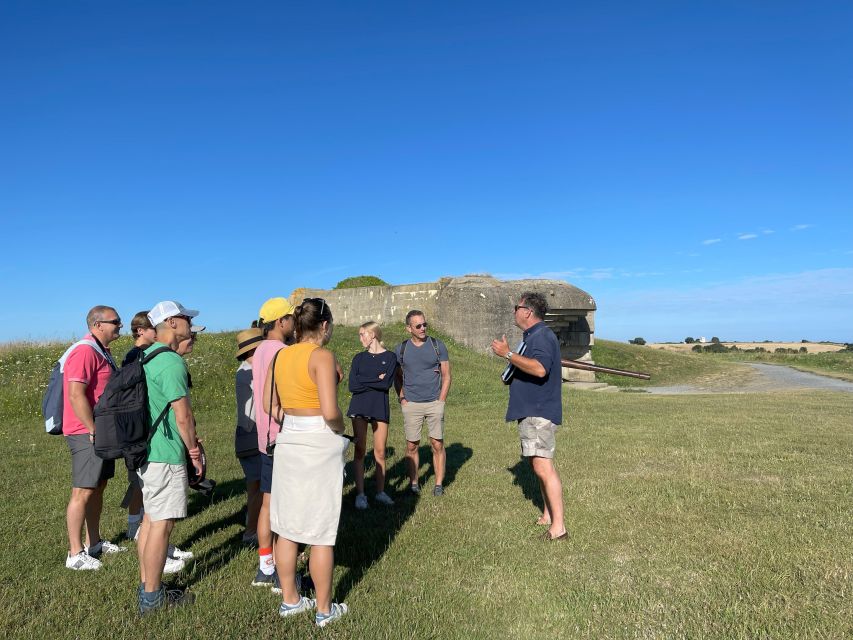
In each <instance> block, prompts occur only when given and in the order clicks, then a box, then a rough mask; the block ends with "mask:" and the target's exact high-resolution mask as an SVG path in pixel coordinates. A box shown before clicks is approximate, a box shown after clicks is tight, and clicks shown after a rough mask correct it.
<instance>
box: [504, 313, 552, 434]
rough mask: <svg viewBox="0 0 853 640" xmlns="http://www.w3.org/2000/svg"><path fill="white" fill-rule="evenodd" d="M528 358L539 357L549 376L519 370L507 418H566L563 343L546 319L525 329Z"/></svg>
mask: <svg viewBox="0 0 853 640" xmlns="http://www.w3.org/2000/svg"><path fill="white" fill-rule="evenodd" d="M524 343H525V344H526V345H527V348H526V350H525V352H524V357H525V358H533V359H534V360H538V361H539V362H540V363H541V364H542V366H543V367H545V377H544V378H537V377H536V376H532V375H530V374H529V373H524V372H523V371H521V370H520V369H516V371H515V373H514V374H513V377H512V380H511V381H510V383H509V406H508V407H507V410H506V420H507V422H510V421H511V420H522V419H524V418H547V419H548V420H550V421H551V422H553V423H554V424H560V423H561V422H562V421H563V400H562V395H561V394H562V387H563V380H562V374H563V370H562V367H563V365H562V364H561V363H560V343H559V342H558V341H557V336H555V335H554V332H553V331H551V329H549V328H548V327H547V326H545V323H544V322H541V321H540V322H537V323H536V324H535V325H533V326H532V327H530V328H529V329H528V330H527V331H525V332H524Z"/></svg>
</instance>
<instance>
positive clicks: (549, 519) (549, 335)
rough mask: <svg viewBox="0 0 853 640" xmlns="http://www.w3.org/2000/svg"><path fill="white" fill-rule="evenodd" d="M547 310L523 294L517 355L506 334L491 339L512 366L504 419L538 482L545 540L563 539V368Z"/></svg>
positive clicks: (517, 307) (517, 320)
mask: <svg viewBox="0 0 853 640" xmlns="http://www.w3.org/2000/svg"><path fill="white" fill-rule="evenodd" d="M547 312H548V303H547V302H546V300H545V297H544V296H543V295H542V294H539V293H532V292H527V293H523V294H521V300H520V301H519V303H518V304H517V305H515V311H514V312H513V313H514V317H515V326H517V327H518V328H519V329H521V330H522V331H523V332H524V340H523V342H522V343H521V346H520V347H519V350H518V352H513V351H511V350H510V348H509V344H507V341H506V336H503V338H501V339H500V340H493V341H492V351H494V352H495V354H497V355H499V356H500V357H502V358H506V359H507V361H508V362H509V365H510V366H509V367H507V371H506V372H505V374H504V381H505V382H508V383H509V385H510V387H509V406H508V407H507V411H506V420H507V422H509V421H510V420H516V421H517V422H518V434H519V436H520V437H521V455H522V457H525V458H527V459H529V460H530V465H531V467H532V468H533V473H535V474H536V477H537V478H538V479H539V487H540V489H541V491H542V502H543V503H544V505H545V507H544V509H543V511H542V516H541V517H540V518H539V520H538V523H539V524H543V525H548V531H547V533H546V534H545V539H546V540H565V539H566V538H568V537H569V534H568V533H567V532H566V525H565V521H564V519H563V484H562V482H561V481H560V475H559V474H558V473H557V468H556V467H555V466H554V448H555V435H556V431H557V425H559V424H560V423H561V422H562V421H563V404H562V397H561V389H562V382H563V381H562V364H561V362H560V343H559V342H558V341H557V336H555V335H554V332H553V331H551V329H549V328H548V327H546V326H545V323H544V322H543V320H544V319H545V314H546V313H547ZM521 354H523V355H521Z"/></svg>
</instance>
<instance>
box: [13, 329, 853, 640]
mask: <svg viewBox="0 0 853 640" xmlns="http://www.w3.org/2000/svg"><path fill="white" fill-rule="evenodd" d="M389 334H390V335H389V336H388V339H387V340H386V343H388V344H389V345H391V344H393V343H394V342H395V341H396V340H397V339H399V337H400V336H401V335H402V329H401V327H399V326H397V327H392V328H391V330H390V331H389ZM124 340H126V339H124ZM233 342H234V339H233V334H218V335H216V334H214V335H207V336H202V338H201V340H200V341H199V344H198V346H197V348H196V352H195V353H194V354H193V355H192V356H191V357H190V358H189V366H190V370H191V372H192V374H193V381H194V384H195V387H194V395H193V404H194V407H195V409H196V412H197V414H198V421H199V426H200V431H201V433H202V435H203V436H204V437H205V439H206V444H207V450H208V453H209V456H210V458H211V464H210V476H211V477H213V478H214V479H216V480H217V481H218V482H219V483H220V484H219V487H218V488H217V492H216V494H215V497H214V499H213V501H212V503H208V502H207V501H206V500H203V499H201V498H200V496H198V495H193V496H192V497H191V503H190V511H191V514H192V515H191V517H190V518H189V519H187V520H186V521H184V522H182V523H180V524H179V525H178V526H177V527H176V529H175V532H174V534H173V539H174V542H176V543H177V544H178V545H179V546H181V547H182V548H189V549H191V550H192V551H194V552H195V554H196V562H195V563H194V564H193V565H192V566H191V567H190V568H189V569H188V570H186V571H185V572H184V573H183V574H181V575H179V576H178V577H177V579H176V580H174V581H175V582H177V583H178V584H180V585H182V586H189V587H190V588H191V589H192V591H194V592H195V593H196V595H197V601H196V603H195V604H194V605H193V606H192V607H188V608H185V609H182V610H176V611H171V612H163V613H160V614H157V615H154V616H151V617H149V618H146V619H142V620H140V619H138V618H137V616H136V614H135V602H136V596H135V587H136V584H137V573H136V570H137V566H136V559H135V553H134V551H135V548H134V546H133V544H132V543H131V544H129V545H128V546H129V547H130V551H129V552H128V553H127V554H125V555H123V556H121V557H115V558H108V559H107V561H106V563H105V566H104V568H103V569H102V570H101V571H99V572H96V573H75V572H71V571H67V570H66V569H64V567H63V559H64V556H65V553H66V546H67V542H66V540H65V534H64V527H65V525H64V510H65V505H66V502H67V498H68V491H69V489H68V485H69V473H70V469H69V466H70V465H69V460H68V458H69V456H68V452H67V449H66V446H65V444H64V442H63V440H62V438H58V437H50V436H46V435H44V434H43V433H42V427H41V425H40V417H39V400H40V397H41V393H42V390H43V387H44V385H45V383H46V380H47V375H48V371H49V368H50V366H51V364H52V360H53V359H54V358H55V357H56V356H57V355H58V354H59V352H60V351H61V348H60V347H58V346H48V347H26V346H17V347H10V348H6V349H4V350H3V351H2V352H0V416H1V417H2V420H0V446H2V451H3V454H2V456H0V488H2V491H3V495H4V500H3V503H2V504H3V512H2V516H3V517H2V518H0V535H2V538H3V540H4V545H3V551H2V555H0V578H2V579H0V636H6V637H15V638H19V637H20V638H97V639H99V640H103V639H106V638H141V637H142V638H144V637H157V638H202V637H204V638H219V637H222V638H244V637H250V636H251V637H261V638H272V637H327V638H358V639H359V640H364V639H367V638H371V639H372V638H394V639H396V638H418V639H420V638H466V639H470V638H545V637H558V638H706V637H711V638H795V637H800V638H803V637H808V638H846V637H850V636H851V634H853V598H851V576H853V557H851V553H850V549H851V547H850V541H851V539H853V515H851V510H850V504H851V498H853V495H851V493H853V489H851V482H850V468H851V463H853V434H851V430H850V416H851V409H853V397H851V395H849V394H840V393H839V394H833V393H785V394H765V395H740V396H737V395H696V396H652V395H647V394H596V393H583V392H567V393H566V394H564V407H565V416H566V419H565V422H564V428H563V429H561V431H560V433H559V436H558V467H559V469H560V472H561V474H562V477H563V481H564V491H565V496H566V507H567V515H568V526H569V529H570V531H571V539H570V541H569V542H567V543H559V544H550V545H549V544H547V543H544V542H542V541H541V540H539V539H538V537H539V535H540V534H541V529H540V528H539V527H537V526H536V525H535V524H534V520H535V518H536V515H537V506H536V503H537V501H538V497H537V490H536V489H535V482H534V479H533V477H532V476H531V474H530V472H529V471H528V469H527V467H526V466H525V464H522V463H521V461H520V460H519V456H518V442H517V437H516V435H515V430H514V428H512V427H511V426H508V425H506V424H505V423H504V422H503V414H504V410H505V407H506V390H505V389H504V387H503V385H502V384H501V383H500V381H499V380H498V374H499V372H500V370H501V369H502V363H501V362H500V361H498V360H497V358H488V357H486V356H482V355H478V354H474V353H472V352H470V351H467V350H464V349H462V348H460V347H458V346H456V345H454V344H452V342H451V343H450V344H449V348H450V353H451V359H452V361H453V367H454V382H453V388H452V390H451V394H450V398H449V401H448V407H447V440H446V443H447V448H448V471H449V472H448V478H447V480H446V483H445V484H446V486H447V493H446V495H445V497H444V498H442V499H435V498H432V497H431V496H428V495H424V496H423V497H421V498H420V499H414V498H411V497H407V496H405V495H403V494H402V489H403V487H404V484H405V480H404V471H403V470H404V466H403V457H402V452H403V444H404V442H403V438H402V429H401V419H400V415H399V411H398V409H397V407H396V403H392V405H393V415H392V435H391V438H390V445H391V447H392V450H391V451H390V452H389V453H390V456H389V479H390V481H391V493H392V495H395V497H396V498H397V504H396V505H395V506H394V507H393V508H391V509H379V508H376V507H375V506H374V507H372V508H371V509H370V510H369V511H367V512H357V511H355V510H354V509H353V508H352V501H353V498H354V495H353V487H352V482H351V479H349V480H348V482H347V484H346V485H345V489H344V491H345V498H344V512H343V514H342V523H341V530H340V535H339V538H338V548H337V567H336V570H335V591H336V597H337V598H339V599H343V600H345V601H346V602H347V603H348V604H349V605H350V607H351V613H350V615H348V616H347V617H346V618H344V619H343V620H342V621H340V622H338V623H336V624H335V625H332V626H330V627H328V628H326V629H325V630H322V631H321V630H316V629H314V627H313V626H312V624H311V618H310V617H309V616H307V615H306V616H296V619H290V618H289V619H286V620H284V619H280V618H279V617H278V616H277V613H276V606H277V599H276V597H275V596H273V595H271V594H270V593H269V592H268V591H265V590H260V589H255V588H252V587H250V586H249V582H250V580H251V577H252V576H253V574H254V572H255V568H256V566H257V560H256V556H255V554H254V552H252V551H251V550H248V549H245V548H243V547H241V545H240V544H239V536H240V534H241V531H242V526H241V522H242V517H243V511H242V509H243V500H242V476H241V474H240V467H239V465H238V463H237V461H236V459H235V458H234V456H233V444H232V443H233V414H234V399H233V388H232V387H233V371H234V368H235V364H236V363H235V361H234V360H233V357H232V356H233ZM611 344H612V343H611ZM357 345H358V343H357V340H356V336H355V331H354V330H351V329H343V328H338V329H337V330H336V335H335V339H334V341H333V345H332V347H333V349H334V350H335V351H336V353H338V355H339V359H340V360H341V362H342V364H343V365H344V368H345V369H347V367H348V364H349V361H350V359H351V357H352V355H353V354H354V353H355V352H356V347H357ZM128 346H129V344H128V343H127V342H123V343H121V344H119V345H117V346H116V348H115V350H114V351H115V352H116V353H117V354H118V355H121V353H123V351H124V350H126V349H127V348H128ZM638 349H640V348H638ZM596 351H597V353H596V355H595V359H596V361H598V362H601V363H603V364H607V365H611V366H624V367H625V368H634V369H641V370H643V369H645V370H652V372H653V373H654V372H655V371H657V372H658V375H659V376H660V378H659V379H658V380H656V382H659V383H661V384H663V383H666V382H669V380H668V379H667V376H669V375H672V376H678V377H680V379H683V376H687V375H695V376H700V377H701V376H707V375H721V372H724V371H725V369H726V368H727V367H731V366H732V365H731V364H730V363H727V362H725V361H722V360H719V359H710V358H705V357H702V358H695V357H694V358H691V357H690V356H685V357H686V358H691V360H689V361H688V360H680V359H679V360H676V361H670V360H662V359H655V358H658V356H657V354H655V353H654V352H651V354H650V355H648V356H646V355H645V352H642V353H643V355H642V358H640V357H637V358H635V357H634V356H633V355H632V354H639V353H641V352H640V351H635V350H634V349H628V350H621V349H618V348H616V347H609V346H608V343H606V342H601V343H599V344H598V345H597V346H596ZM611 354H612V355H611ZM626 354H627V355H626ZM667 355H668V356H672V354H667ZM617 356H618V357H619V358H621V360H619V361H617V360H616V359H615V358H616V357H617ZM610 357H612V358H614V359H613V360H609V359H608V358H610ZM656 367H657V368H658V369H655V368H656ZM678 367H683V369H681V370H680V371H679V370H678ZM703 367H704V368H703ZM345 395H346V394H345V393H344V392H343V390H342V393H341V398H342V403H343V407H344V408H345V407H346V404H345ZM424 453H426V452H425V450H424ZM422 462H423V463H424V465H423V467H422V478H423V479H424V481H426V482H430V478H429V465H428V462H429V456H428V455H424V456H422ZM371 476H372V472H371V473H369V475H368V495H372V483H371V482H370V477H371ZM124 477H125V475H124V471H123V470H119V471H117V477H116V480H115V481H113V482H112V483H111V484H110V485H109V487H108V489H107V496H106V500H105V504H106V506H105V510H104V519H103V526H102V530H103V533H104V535H105V536H109V537H111V538H113V539H118V538H119V537H120V536H121V534H122V533H123V532H124V529H125V514H124V513H123V512H122V511H121V510H120V509H119V508H118V503H119V501H120V499H121V495H122V494H123V491H124Z"/></svg>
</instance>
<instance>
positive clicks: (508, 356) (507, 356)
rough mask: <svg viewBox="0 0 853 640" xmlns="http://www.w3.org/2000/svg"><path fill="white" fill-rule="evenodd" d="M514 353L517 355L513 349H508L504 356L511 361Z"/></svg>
mask: <svg viewBox="0 0 853 640" xmlns="http://www.w3.org/2000/svg"><path fill="white" fill-rule="evenodd" d="M514 355H515V354H514V353H513V352H512V351H507V352H506V355H505V356H504V358H506V359H507V362H509V361H510V360H511V359H512V356H514Z"/></svg>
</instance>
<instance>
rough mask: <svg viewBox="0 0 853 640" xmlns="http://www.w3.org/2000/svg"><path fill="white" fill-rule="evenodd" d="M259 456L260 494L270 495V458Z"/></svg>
mask: <svg viewBox="0 0 853 640" xmlns="http://www.w3.org/2000/svg"><path fill="white" fill-rule="evenodd" d="M258 455H259V456H261V493H272V458H271V457H270V456H268V455H267V454H265V453H259V454H258Z"/></svg>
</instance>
